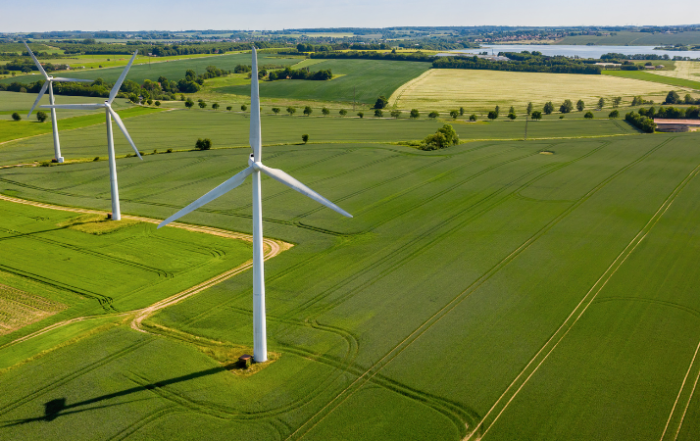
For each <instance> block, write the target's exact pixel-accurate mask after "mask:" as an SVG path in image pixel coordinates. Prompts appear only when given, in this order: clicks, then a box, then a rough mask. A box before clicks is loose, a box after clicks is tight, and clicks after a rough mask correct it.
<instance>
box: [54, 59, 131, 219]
mask: <svg viewBox="0 0 700 441" xmlns="http://www.w3.org/2000/svg"><path fill="white" fill-rule="evenodd" d="M137 53H138V51H136V52H134V55H133V56H132V57H131V60H130V61H129V64H127V65H126V68H125V69H124V72H122V74H121V76H120V77H119V79H118V80H117V82H116V83H114V87H112V90H111V92H109V99H108V100H107V101H105V102H104V103H101V104H58V105H52V106H41V107H46V108H51V109H78V110H92V109H105V114H106V116H107V147H108V148H107V150H108V154H109V180H110V182H111V185H112V220H115V221H118V220H121V218H122V215H121V209H120V208H119V186H118V185H117V161H116V160H115V157H114V135H113V134H112V118H114V122H116V123H117V126H119V129H120V130H121V131H122V133H123V134H124V137H126V140H127V141H129V144H131V147H133V148H134V151H135V152H136V155H137V156H138V157H139V159H141V160H143V158H142V157H141V154H140V153H139V150H138V149H137V148H136V145H135V144H134V141H132V140H131V136H129V132H127V130H126V127H125V126H124V123H123V122H122V119H121V118H120V117H119V115H117V112H115V111H114V110H112V102H113V101H114V98H116V96H117V93H118V92H119V88H120V87H121V86H122V83H123V82H124V79H125V78H126V74H127V73H128V72H129V68H130V67H131V63H133V62H134V59H135V58H136V54H137Z"/></svg>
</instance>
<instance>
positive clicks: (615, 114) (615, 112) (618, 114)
mask: <svg viewBox="0 0 700 441" xmlns="http://www.w3.org/2000/svg"><path fill="white" fill-rule="evenodd" d="M618 116H620V112H619V111H617V110H613V111H612V112H610V115H608V118H610V119H615V118H617V117H618Z"/></svg>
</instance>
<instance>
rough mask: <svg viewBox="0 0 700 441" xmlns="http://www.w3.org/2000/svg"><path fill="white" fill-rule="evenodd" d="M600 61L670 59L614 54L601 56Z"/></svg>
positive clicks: (666, 57) (658, 56)
mask: <svg viewBox="0 0 700 441" xmlns="http://www.w3.org/2000/svg"><path fill="white" fill-rule="evenodd" d="M600 59H601V60H605V61H613V60H650V61H654V60H670V59H671V57H669V56H668V54H666V55H656V54H634V55H625V54H616V53H614V52H611V53H608V54H603V55H601V57H600Z"/></svg>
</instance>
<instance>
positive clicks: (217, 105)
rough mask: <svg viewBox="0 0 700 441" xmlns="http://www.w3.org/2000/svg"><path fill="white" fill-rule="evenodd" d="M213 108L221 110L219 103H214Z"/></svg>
mask: <svg viewBox="0 0 700 441" xmlns="http://www.w3.org/2000/svg"><path fill="white" fill-rule="evenodd" d="M211 108H212V109H214V110H217V109H218V108H219V103H214V104H212V105H211Z"/></svg>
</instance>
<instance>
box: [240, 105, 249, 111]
mask: <svg viewBox="0 0 700 441" xmlns="http://www.w3.org/2000/svg"><path fill="white" fill-rule="evenodd" d="M241 110H242V111H244V112H245V111H246V110H248V106H246V105H245V104H241Z"/></svg>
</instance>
